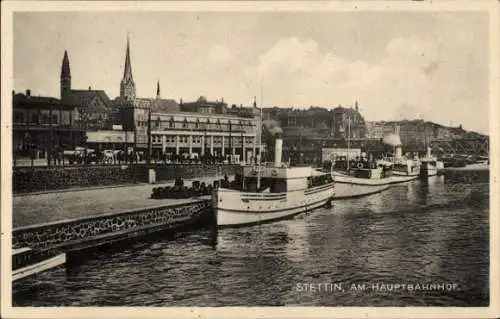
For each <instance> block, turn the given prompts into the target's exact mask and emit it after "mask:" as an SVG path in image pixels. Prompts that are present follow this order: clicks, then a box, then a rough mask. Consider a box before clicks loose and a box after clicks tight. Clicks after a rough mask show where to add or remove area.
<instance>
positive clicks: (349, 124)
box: [347, 115, 351, 172]
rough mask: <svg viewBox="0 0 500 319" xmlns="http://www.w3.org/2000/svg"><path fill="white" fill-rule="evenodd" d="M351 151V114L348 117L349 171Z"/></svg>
mask: <svg viewBox="0 0 500 319" xmlns="http://www.w3.org/2000/svg"><path fill="white" fill-rule="evenodd" d="M350 153H351V116H350V115H349V116H348V117H347V172H349V161H350Z"/></svg>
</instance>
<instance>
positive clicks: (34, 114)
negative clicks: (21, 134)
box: [12, 110, 73, 125]
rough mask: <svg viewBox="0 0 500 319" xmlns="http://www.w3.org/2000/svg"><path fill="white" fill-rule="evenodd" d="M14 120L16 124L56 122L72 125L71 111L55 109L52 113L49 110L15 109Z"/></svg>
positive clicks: (57, 123) (55, 123)
mask: <svg viewBox="0 0 500 319" xmlns="http://www.w3.org/2000/svg"><path fill="white" fill-rule="evenodd" d="M12 120H13V122H14V123H16V124H41V125H47V124H54V125H70V124H72V122H73V121H72V119H71V115H70V112H69V111H61V112H59V111H53V112H52V114H50V112H49V110H40V112H38V111H28V112H24V111H19V110H15V111H14V114H13V119H12Z"/></svg>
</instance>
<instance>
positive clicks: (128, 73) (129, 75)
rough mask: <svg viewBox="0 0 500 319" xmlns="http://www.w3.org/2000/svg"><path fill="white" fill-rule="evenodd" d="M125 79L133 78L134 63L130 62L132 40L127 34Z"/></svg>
mask: <svg viewBox="0 0 500 319" xmlns="http://www.w3.org/2000/svg"><path fill="white" fill-rule="evenodd" d="M123 79H124V80H125V79H127V80H129V79H130V80H132V65H131V64H130V41H129V38H128V35H127V51H126V52H125V69H124V71H123Z"/></svg>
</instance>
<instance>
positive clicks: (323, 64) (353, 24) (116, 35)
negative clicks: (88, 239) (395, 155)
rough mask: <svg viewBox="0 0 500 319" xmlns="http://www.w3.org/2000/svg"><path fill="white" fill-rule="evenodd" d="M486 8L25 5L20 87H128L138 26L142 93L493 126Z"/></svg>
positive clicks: (49, 92) (17, 65) (18, 28)
mask: <svg viewBox="0 0 500 319" xmlns="http://www.w3.org/2000/svg"><path fill="white" fill-rule="evenodd" d="M488 23H489V22H488V14H487V13H484V12H394V11H393V12H373V11H372V12H369V11H365V12H334V11H329V12H179V11H176V12H172V11H170V12H168V11H167V12H165V11H164V12H16V13H15V14H14V30H13V31H14V46H13V50H14V90H16V91H24V90H26V89H28V88H29V89H31V91H32V94H34V95H41V96H54V97H59V77H60V72H61V71H60V70H61V63H62V57H63V54H64V50H68V55H69V60H70V67H71V76H72V88H73V89H87V88H88V87H89V86H90V87H92V88H93V89H102V90H104V91H106V93H107V94H108V96H109V97H110V98H114V97H116V96H117V95H118V94H119V88H120V80H121V78H122V76H123V64H124V61H125V48H126V41H127V34H129V38H130V51H131V61H132V73H133V77H134V81H135V84H136V90H137V96H138V97H155V96H156V82H157V81H159V82H160V87H161V95H162V98H174V99H176V100H177V101H179V99H180V98H182V99H183V101H192V100H195V99H197V98H198V97H199V96H201V95H203V96H206V97H207V98H208V99H209V100H215V99H220V98H224V101H225V102H227V103H228V104H237V105H239V104H243V105H251V103H252V100H253V97H254V96H257V101H258V102H259V104H262V105H264V106H279V107H294V108H308V107H309V106H311V105H313V106H321V107H327V108H332V107H336V106H338V105H342V106H351V105H353V104H354V102H355V101H356V100H357V101H358V103H359V107H360V111H361V113H362V115H363V116H364V117H365V120H368V121H379V120H401V119H424V120H428V121H433V122H436V123H440V124H443V125H450V124H451V125H453V126H458V125H459V124H462V125H463V127H464V128H465V129H467V130H474V131H477V132H481V133H488V121H489V120H488V116H487V114H488V103H489V102H488V101H489V90H488V78H489V72H488V68H489V57H488V50H489V46H488V39H489V36H488Z"/></svg>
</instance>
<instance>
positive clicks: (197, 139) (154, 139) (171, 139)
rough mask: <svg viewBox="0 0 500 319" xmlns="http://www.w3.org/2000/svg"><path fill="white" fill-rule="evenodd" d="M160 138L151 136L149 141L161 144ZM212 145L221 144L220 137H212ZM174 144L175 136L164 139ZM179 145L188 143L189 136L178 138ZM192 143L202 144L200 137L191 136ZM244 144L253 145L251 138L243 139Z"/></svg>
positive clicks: (237, 141) (207, 141) (237, 138)
mask: <svg viewBox="0 0 500 319" xmlns="http://www.w3.org/2000/svg"><path fill="white" fill-rule="evenodd" d="M161 139H162V137H161V136H158V135H153V136H152V137H151V141H152V142H153V143H161V142H162V141H161ZM213 140H214V143H215V144H221V143H222V137H221V136H214V137H213ZM175 142H176V137H175V136H167V137H166V143H175ZM225 142H226V143H229V138H226V140H225ZM233 142H234V143H241V138H240V137H233ZM179 143H189V136H179ZM193 143H194V144H200V143H202V137H201V136H193ZM206 143H209V139H208V138H207V140H206ZM245 143H246V144H252V143H253V137H247V138H245Z"/></svg>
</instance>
